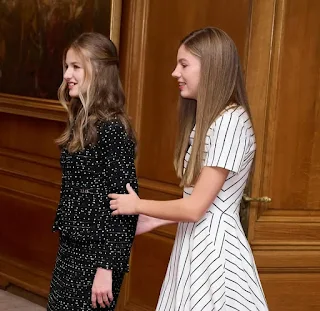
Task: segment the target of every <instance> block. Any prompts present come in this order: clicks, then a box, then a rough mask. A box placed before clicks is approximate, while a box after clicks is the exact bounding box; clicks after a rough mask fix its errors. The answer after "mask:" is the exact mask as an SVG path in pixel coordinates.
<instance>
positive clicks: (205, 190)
mask: <svg viewBox="0 0 320 311" xmlns="http://www.w3.org/2000/svg"><path fill="white" fill-rule="evenodd" d="M228 173H229V171H228V170H226V169H224V168H220V167H204V168H203V169H202V171H201V174H200V176H199V178H198V180H197V182H196V184H195V187H194V189H193V192H192V194H191V195H190V196H189V197H185V198H182V199H177V200H171V201H151V200H142V199H140V198H139V197H138V196H137V194H136V193H135V192H134V191H133V190H132V188H131V187H130V185H127V190H128V194H122V195H121V194H110V195H109V198H111V199H112V201H111V202H110V207H111V209H112V210H113V213H112V215H120V214H125V215H128V214H129V215H130V214H144V215H147V216H150V217H156V218H160V219H166V220H171V221H188V222H197V221H198V220H199V219H201V217H202V216H203V215H204V213H205V212H206V211H207V209H208V208H209V206H210V204H211V203H212V202H213V201H214V200H215V198H216V196H217V195H218V193H219V192H220V190H221V188H222V186H223V184H224V182H225V180H226V178H227V176H228Z"/></svg>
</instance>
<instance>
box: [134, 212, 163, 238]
mask: <svg viewBox="0 0 320 311" xmlns="http://www.w3.org/2000/svg"><path fill="white" fill-rule="evenodd" d="M157 226H158V225H157V219H156V218H153V217H149V216H146V215H143V214H140V215H139V218H138V223H137V229H136V235H139V234H143V233H146V232H149V231H151V230H153V229H154V228H156V227H157Z"/></svg>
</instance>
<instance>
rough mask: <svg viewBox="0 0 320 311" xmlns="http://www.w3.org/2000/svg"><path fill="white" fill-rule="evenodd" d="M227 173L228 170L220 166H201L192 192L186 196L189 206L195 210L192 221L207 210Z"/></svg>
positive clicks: (196, 219)
mask: <svg viewBox="0 0 320 311" xmlns="http://www.w3.org/2000/svg"><path fill="white" fill-rule="evenodd" d="M228 174H229V170H227V169H224V168H221V167H207V166H206V167H203V169H202V170H201V173H200V175H199V178H198V180H197V182H196V184H195V186H194V189H193V191H192V194H191V196H190V197H189V198H188V200H189V204H190V206H191V207H192V208H193V209H194V210H195V215H194V216H195V219H194V221H198V220H199V219H200V218H201V217H202V216H203V215H204V213H205V212H206V211H207V210H208V208H209V207H210V205H211V204H212V202H213V201H214V200H215V198H216V196H217V195H218V194H219V192H220V190H221V188H222V186H223V184H224V182H225V180H226V178H227V176H228ZM195 207H196V209H195Z"/></svg>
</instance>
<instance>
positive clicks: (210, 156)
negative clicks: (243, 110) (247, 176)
mask: <svg viewBox="0 0 320 311" xmlns="http://www.w3.org/2000/svg"><path fill="white" fill-rule="evenodd" d="M245 120H246V119H245V118H243V114H239V113H238V111H237V110H233V111H226V112H225V113H224V114H223V115H222V116H220V117H219V118H217V119H216V121H215V122H214V123H213V124H212V126H211V127H210V129H209V131H208V134H207V138H206V141H207V143H208V146H207V148H206V149H207V153H206V156H205V161H204V166H216V167H221V168H225V169H227V170H229V171H232V172H235V173H239V172H240V170H241V167H242V163H243V159H244V155H245V152H246V148H247V144H248V137H247V125H246V122H244V121H245Z"/></svg>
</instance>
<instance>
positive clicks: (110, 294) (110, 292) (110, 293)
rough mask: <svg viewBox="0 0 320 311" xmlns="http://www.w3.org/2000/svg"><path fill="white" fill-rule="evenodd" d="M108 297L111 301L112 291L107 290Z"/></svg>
mask: <svg viewBox="0 0 320 311" xmlns="http://www.w3.org/2000/svg"><path fill="white" fill-rule="evenodd" d="M108 298H109V301H110V303H111V302H112V301H113V294H112V291H111V290H110V291H108Z"/></svg>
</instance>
